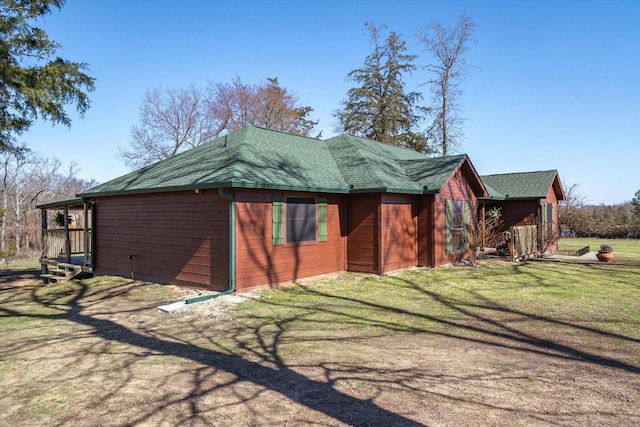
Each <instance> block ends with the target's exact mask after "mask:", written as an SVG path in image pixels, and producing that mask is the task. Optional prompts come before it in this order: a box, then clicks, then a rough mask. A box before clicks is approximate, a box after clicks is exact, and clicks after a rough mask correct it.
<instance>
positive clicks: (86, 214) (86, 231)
mask: <svg viewBox="0 0 640 427" xmlns="http://www.w3.org/2000/svg"><path fill="white" fill-rule="evenodd" d="M83 206H84V266H85V267H86V266H87V265H89V209H88V208H89V207H88V205H87V202H83Z"/></svg>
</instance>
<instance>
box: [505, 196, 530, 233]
mask: <svg viewBox="0 0 640 427" xmlns="http://www.w3.org/2000/svg"><path fill="white" fill-rule="evenodd" d="M498 206H501V207H502V209H501V211H500V212H501V213H502V219H503V221H504V224H503V227H502V228H503V230H502V231H504V230H508V229H509V227H513V226H516V225H531V224H537V223H538V212H539V211H540V203H539V201H538V200H537V199H532V200H505V201H503V202H502V203H500V204H499V205H498Z"/></svg>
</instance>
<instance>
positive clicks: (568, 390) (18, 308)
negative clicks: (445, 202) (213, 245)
mask: <svg viewBox="0 0 640 427" xmlns="http://www.w3.org/2000/svg"><path fill="white" fill-rule="evenodd" d="M31 273H33V272H31ZM29 274H30V273H29V272H28V270H22V271H16V272H10V271H6V270H5V271H3V274H2V275H0V331H2V339H3V344H2V346H1V347H0V385H1V387H0V424H2V425H104V426H109V425H153V426H155V425H216V426H236V425H252V426H253V425H256V426H272V425H394V426H395V425H460V424H480V425H487V424H492V425H549V424H567V425H585V424H591V425H594V424H597V425H632V424H637V423H638V420H639V419H640V409H639V408H640V386H639V385H638V384H640V381H639V380H640V328H639V326H640V298H638V297H639V296H640V295H639V293H640V280H638V279H639V277H640V263H639V262H636V261H634V260H633V259H632V258H630V261H629V260H627V261H625V262H619V263H615V264H587V265H582V264H578V263H566V262H558V261H555V262H540V261H537V262H536V261H534V262H527V263H520V264H514V263H504V262H500V261H495V262H493V261H491V262H481V263H479V265H478V266H477V267H475V268H469V267H452V268H441V269H412V270H408V271H405V272H403V273H401V274H397V275H393V276H387V277H376V276H370V275H358V274H346V275H343V276H340V277H338V278H336V277H331V278H328V279H326V280H317V281H314V282H311V283H306V284H304V285H293V286H288V287H286V288H282V289H279V290H274V291H264V292H262V293H260V294H259V295H249V296H250V298H248V299H247V300H246V301H244V302H242V300H241V299H239V297H238V296H230V297H223V298H221V299H219V300H210V301H208V302H207V303H200V304H195V305H193V306H192V307H191V308H190V309H187V310H184V311H178V312H174V313H171V314H166V313H162V312H160V311H159V310H158V309H157V308H156V307H157V306H158V305H160V304H162V303H166V302H168V301H173V300H176V299H177V298H179V297H181V296H184V293H185V292H184V290H182V289H180V288H176V287H171V286H160V285H156V284H149V283H139V282H130V281H126V280H123V279H118V278H110V277H98V278H94V279H89V280H83V281H76V282H71V283H69V284H60V285H47V286H43V285H41V284H40V283H39V282H37V281H35V280H33V278H32V277H31V278H30V277H29ZM17 276H19V277H17ZM258 296H259V298H258Z"/></svg>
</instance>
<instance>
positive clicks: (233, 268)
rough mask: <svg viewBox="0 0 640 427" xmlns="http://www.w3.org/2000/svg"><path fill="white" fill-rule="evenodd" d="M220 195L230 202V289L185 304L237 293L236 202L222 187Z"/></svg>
mask: <svg viewBox="0 0 640 427" xmlns="http://www.w3.org/2000/svg"><path fill="white" fill-rule="evenodd" d="M218 194H220V195H221V196H222V197H224V198H225V199H227V200H229V202H230V204H229V289H227V290H226V291H223V292H220V293H218V294H212V295H203V296H199V297H196V298H191V299H188V300H186V301H185V304H193V303H195V302H200V301H206V300H208V299H212V298H218V297H221V296H223V295H228V294H232V293H234V292H235V291H236V226H235V225H236V201H235V199H234V198H233V195H231V194H227V193H225V192H224V189H223V188H222V187H218Z"/></svg>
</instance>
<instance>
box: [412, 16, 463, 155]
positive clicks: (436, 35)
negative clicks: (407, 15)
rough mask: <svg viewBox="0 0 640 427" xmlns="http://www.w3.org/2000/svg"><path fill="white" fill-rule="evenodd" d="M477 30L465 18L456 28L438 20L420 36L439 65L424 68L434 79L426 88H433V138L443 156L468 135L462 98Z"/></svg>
mask: <svg viewBox="0 0 640 427" xmlns="http://www.w3.org/2000/svg"><path fill="white" fill-rule="evenodd" d="M474 29H475V22H473V21H472V20H471V19H470V18H469V17H468V16H466V15H464V14H463V15H461V16H460V17H459V18H458V22H457V23H456V25H455V26H454V27H453V28H446V27H444V26H443V24H442V23H441V22H440V21H437V20H434V21H432V22H431V24H429V25H428V26H427V27H426V28H424V29H422V30H419V31H418V33H417V37H418V39H419V40H420V42H422V44H423V45H424V47H425V51H427V52H429V53H431V54H432V55H433V58H434V59H435V64H430V65H426V66H425V67H424V69H425V70H426V71H427V72H428V73H429V74H430V75H431V78H430V79H429V80H427V81H426V82H425V84H427V85H429V87H430V89H431V94H432V98H433V102H434V108H433V109H432V110H431V111H432V114H433V124H432V125H431V128H430V129H429V136H430V139H432V140H434V141H435V144H436V147H434V148H436V149H437V150H438V151H440V152H441V153H442V155H443V156H446V155H448V154H449V153H450V151H451V149H452V148H454V147H456V146H457V145H458V144H459V143H460V139H461V138H462V136H463V135H464V132H463V128H462V125H463V123H464V119H463V118H462V117H461V116H460V115H459V111H460V106H459V104H458V98H459V97H460V95H461V94H462V92H463V91H462V88H461V87H460V79H461V77H462V76H463V75H464V73H465V71H466V69H467V68H468V64H467V61H466V59H465V53H466V52H467V50H468V47H469V43H471V42H473V32H474Z"/></svg>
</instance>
